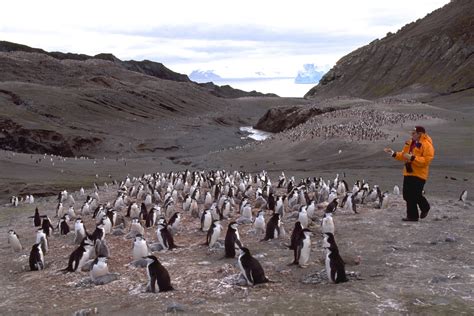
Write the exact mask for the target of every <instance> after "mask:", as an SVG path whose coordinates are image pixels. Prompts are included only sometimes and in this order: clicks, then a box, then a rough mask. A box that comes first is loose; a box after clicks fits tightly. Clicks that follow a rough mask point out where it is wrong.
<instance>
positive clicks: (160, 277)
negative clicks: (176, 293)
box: [146, 256, 174, 293]
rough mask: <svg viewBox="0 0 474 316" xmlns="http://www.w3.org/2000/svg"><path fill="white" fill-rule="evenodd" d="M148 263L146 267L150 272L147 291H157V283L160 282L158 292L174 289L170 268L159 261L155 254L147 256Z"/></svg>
mask: <svg viewBox="0 0 474 316" xmlns="http://www.w3.org/2000/svg"><path fill="white" fill-rule="evenodd" d="M146 261H147V263H148V265H147V267H146V269H147V272H148V284H147V291H151V292H152V293H155V292H156V284H158V292H167V291H172V290H174V288H173V286H171V278H170V275H169V273H168V270H166V268H165V267H164V266H163V265H162V264H161V263H160V262H159V261H158V259H157V258H156V257H155V256H147V257H146Z"/></svg>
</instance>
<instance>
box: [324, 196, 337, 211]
mask: <svg viewBox="0 0 474 316" xmlns="http://www.w3.org/2000/svg"><path fill="white" fill-rule="evenodd" d="M338 204H339V199H338V198H335V199H334V200H333V201H332V202H331V203H329V204H328V206H327V207H326V210H325V211H324V212H325V213H334V212H335V211H336V209H337V205H338Z"/></svg>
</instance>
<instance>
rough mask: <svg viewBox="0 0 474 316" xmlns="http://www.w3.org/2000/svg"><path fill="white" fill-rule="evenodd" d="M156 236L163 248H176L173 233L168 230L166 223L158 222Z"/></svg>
mask: <svg viewBox="0 0 474 316" xmlns="http://www.w3.org/2000/svg"><path fill="white" fill-rule="evenodd" d="M156 236H157V237H158V242H159V243H160V245H161V246H162V247H163V249H165V250H166V249H168V250H172V249H174V248H178V247H177V246H176V245H175V244H174V239H173V235H171V233H170V231H169V230H168V225H167V224H166V223H159V224H158V228H157V230H156Z"/></svg>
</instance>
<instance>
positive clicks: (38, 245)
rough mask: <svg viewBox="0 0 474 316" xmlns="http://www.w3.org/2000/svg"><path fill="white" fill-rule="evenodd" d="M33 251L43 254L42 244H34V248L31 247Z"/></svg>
mask: <svg viewBox="0 0 474 316" xmlns="http://www.w3.org/2000/svg"><path fill="white" fill-rule="evenodd" d="M31 250H34V251H38V252H43V251H42V250H41V247H40V244H34V245H33V247H31Z"/></svg>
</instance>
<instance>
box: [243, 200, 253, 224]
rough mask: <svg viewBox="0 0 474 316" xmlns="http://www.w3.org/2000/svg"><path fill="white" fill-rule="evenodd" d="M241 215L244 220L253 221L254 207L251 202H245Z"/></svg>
mask: <svg viewBox="0 0 474 316" xmlns="http://www.w3.org/2000/svg"><path fill="white" fill-rule="evenodd" d="M240 213H241V215H242V217H243V218H246V219H249V220H252V206H251V205H250V203H249V202H244V204H242V207H241V208H240Z"/></svg>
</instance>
